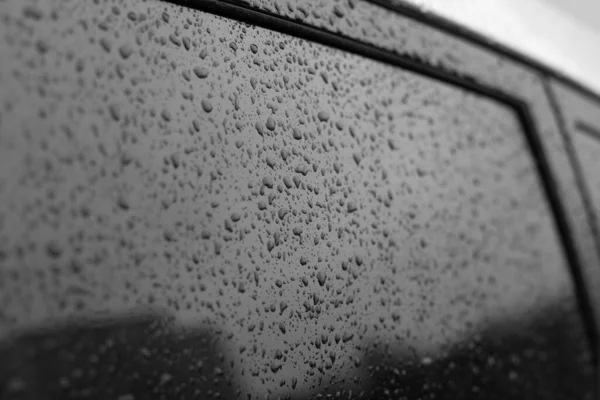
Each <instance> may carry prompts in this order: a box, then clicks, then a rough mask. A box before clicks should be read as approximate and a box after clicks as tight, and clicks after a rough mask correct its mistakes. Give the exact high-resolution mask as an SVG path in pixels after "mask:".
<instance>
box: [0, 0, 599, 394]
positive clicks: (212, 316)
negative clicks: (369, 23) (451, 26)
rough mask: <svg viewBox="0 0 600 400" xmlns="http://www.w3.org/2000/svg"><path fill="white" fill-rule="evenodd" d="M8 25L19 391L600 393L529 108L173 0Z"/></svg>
mask: <svg viewBox="0 0 600 400" xmlns="http://www.w3.org/2000/svg"><path fill="white" fill-rule="evenodd" d="M0 21H1V24H0V35H1V38H0V54H1V55H2V62H1V63H0V85H1V88H2V90H1V91H0V165H1V168H0V339H1V344H0V360H2V361H0V387H2V388H3V390H4V391H3V396H4V395H6V396H7V398H30V397H36V396H37V397H36V398H79V397H97V398H111V397H112V398H117V399H120V400H127V399H129V400H131V399H137V398H147V397H148V396H152V397H156V398H173V397H199V398H210V397H214V398H219V397H221V398H234V397H236V396H240V398H251V399H254V398H269V396H270V398H280V397H281V398H319V396H330V397H334V398H335V397H338V398H342V397H343V398H350V399H353V398H388V397H389V398H399V397H400V398H402V396H404V397H407V398H413V397H420V398H440V397H443V396H447V394H448V393H452V397H453V398H473V397H486V396H497V395H498V393H500V394H501V395H503V396H504V397H507V398H508V397H514V396H518V397H525V398H547V399H553V398H570V399H576V398H589V396H591V389H590V388H591V386H592V383H593V376H592V375H591V374H592V371H591V361H590V359H589V354H588V350H589V349H588V347H587V343H586V341H585V337H584V334H583V331H582V327H581V321H580V319H579V315H578V310H577V305H576V301H575V297H574V291H573V287H572V284H571V281H570V276H569V272H568V268H567V265H566V261H565V259H564V257H563V254H562V250H561V245H560V243H559V240H558V237H557V234H556V233H555V227H554V222H553V219H552V217H551V215H550V211H549V207H548V205H547V202H546V200H545V198H544V195H543V192H542V188H541V185H540V182H539V179H538V175H537V172H536V170H535V166H534V162H533V160H532V157H531V155H530V153H529V151H528V149H527V145H526V141H525V138H524V133H523V131H522V129H521V125H520V122H519V121H518V119H517V117H516V115H515V113H514V112H513V111H512V110H511V109H509V108H507V107H505V106H504V105H502V104H499V103H496V102H494V101H492V100H489V99H486V98H484V97H481V96H477V95H475V94H471V93H468V92H466V91H464V90H462V89H459V88H456V87H452V86H449V85H446V84H442V83H440V82H437V81H434V80H432V79H429V78H426V77H423V76H420V75H417V74H414V73H409V72H406V71H402V70H401V69H398V68H394V67H391V66H387V65H384V64H381V63H377V62H374V61H371V60H368V59H365V58H362V57H358V56H355V55H351V54H347V53H344V52H342V51H339V50H335V49H332V48H328V47H325V46H321V45H316V44H313V43H309V42H306V41H302V40H300V39H296V38H292V37H289V36H285V35H282V34H278V33H274V32H271V31H268V30H265V29H259V28H255V27H252V26H248V25H245V24H240V23H237V22H234V21H231V20H227V19H224V18H220V17H216V16H212V15H209V14H205V13H201V12H197V11H193V10H189V9H185V8H181V7H177V6H173V5H169V4H167V3H162V2H155V1H141V0H134V1H130V2H128V3H127V5H126V6H125V5H123V4H120V2H110V1H95V2H80V1H58V0H54V1H47V2H37V3H36V2H32V1H27V2H22V1H17V0H8V1H4V2H3V3H2V4H0Z"/></svg>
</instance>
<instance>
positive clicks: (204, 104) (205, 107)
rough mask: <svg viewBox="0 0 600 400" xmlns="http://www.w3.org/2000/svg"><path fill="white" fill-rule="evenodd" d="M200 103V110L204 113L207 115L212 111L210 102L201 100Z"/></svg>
mask: <svg viewBox="0 0 600 400" xmlns="http://www.w3.org/2000/svg"><path fill="white" fill-rule="evenodd" d="M200 103H201V104H202V109H203V110H204V111H206V112H207V113H209V112H211V111H212V110H213V105H212V103H211V102H210V100H207V99H202V101H201V102H200Z"/></svg>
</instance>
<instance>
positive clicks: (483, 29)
mask: <svg viewBox="0 0 600 400" xmlns="http://www.w3.org/2000/svg"><path fill="white" fill-rule="evenodd" d="M410 3H413V4H416V5H418V6H420V7H423V8H424V9H426V10H427V11H430V12H434V13H436V14H439V15H441V16H443V17H446V18H449V19H451V20H453V21H455V22H458V23H460V24H462V25H465V26H467V27H469V28H471V29H473V30H476V31H477V32H480V33H482V34H484V35H486V36H488V37H490V38H492V39H495V40H496V41H498V42H500V43H502V44H505V45H508V46H510V47H513V48H515V49H516V50H518V51H520V52H522V53H524V54H527V55H529V56H530V57H532V58H535V59H539V60H540V61H542V62H543V63H545V64H547V65H549V66H551V67H552V68H554V69H556V70H558V71H561V72H563V73H564V74H566V75H568V76H570V77H572V78H574V79H576V80H577V81H579V82H581V83H583V84H585V85H587V86H589V87H590V88H592V89H593V90H594V91H596V92H597V93H600V73H599V72H598V71H600V1H598V0H480V1H477V2H474V1H472V0H412V1H410Z"/></svg>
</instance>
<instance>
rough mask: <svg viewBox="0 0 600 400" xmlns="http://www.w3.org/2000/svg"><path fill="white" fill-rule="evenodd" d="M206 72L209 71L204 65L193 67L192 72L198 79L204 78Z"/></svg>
mask: <svg viewBox="0 0 600 400" xmlns="http://www.w3.org/2000/svg"><path fill="white" fill-rule="evenodd" d="M208 73H209V71H208V69H207V68H205V67H194V74H195V75H196V76H197V77H198V78H200V79H204V78H206V77H207V76H208Z"/></svg>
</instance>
